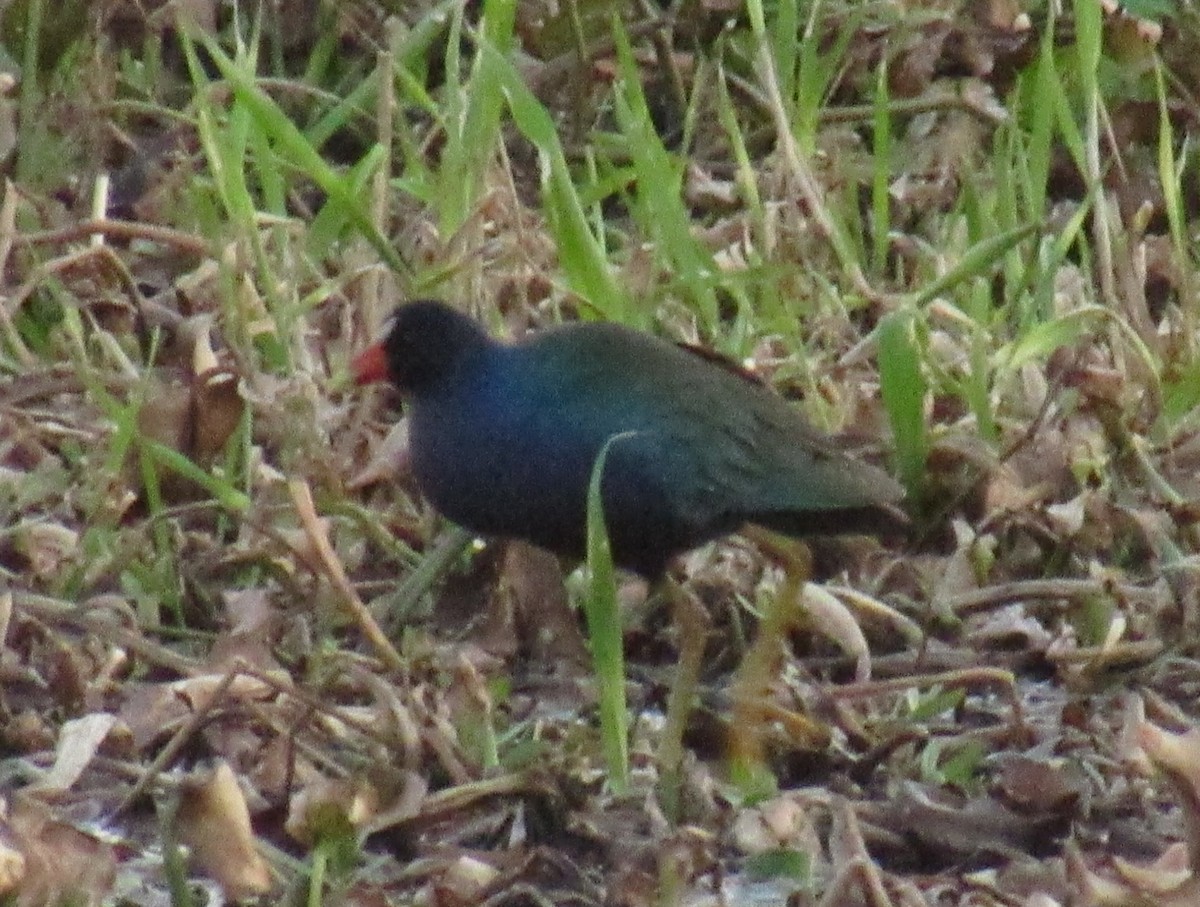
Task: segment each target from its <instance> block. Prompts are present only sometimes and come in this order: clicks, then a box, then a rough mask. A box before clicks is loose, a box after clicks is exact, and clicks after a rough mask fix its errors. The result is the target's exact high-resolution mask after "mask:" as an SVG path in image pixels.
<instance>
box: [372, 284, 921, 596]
mask: <svg viewBox="0 0 1200 907" xmlns="http://www.w3.org/2000/svg"><path fill="white" fill-rule="evenodd" d="M352 374H353V378H354V380H355V382H356V383H357V384H358V385H360V386H361V385H365V384H370V383H373V382H380V381H384V382H390V383H391V384H392V385H393V386H394V387H395V388H397V389H398V390H399V391H400V394H401V397H402V399H403V400H404V401H405V405H406V408H407V412H408V416H409V445H410V456H411V466H412V471H413V475H414V478H415V480H416V484H417V487H418V488H419V490H420V491H421V493H422V494H423V495H424V496H425V497H426V499H428V500H429V501H430V502H431V503H432V504H433V506H434V507H435V508H436V509H437V510H438V511H439V512H440V513H441V514H442V515H443V516H445V517H446V518H448V519H449V520H451V521H453V522H455V523H458V524H459V525H461V526H463V527H464V528H466V529H468V530H470V531H471V532H473V533H477V534H479V535H483V536H491V537H507V538H518V539H523V540H525V541H527V542H531V543H533V544H534V545H537V546H539V547H541V548H544V549H548V550H550V551H552V552H554V553H556V554H559V555H562V556H566V557H569V558H575V559H580V558H582V557H583V556H584V553H585V550H586V541H587V528H586V526H587V518H586V514H587V491H588V485H589V481H590V478H591V474H592V470H593V467H594V464H595V463H596V460H597V457H598V455H599V454H600V452H601V450H602V448H603V447H604V445H605V444H606V443H607V442H609V440H610V439H614V438H615V440H614V441H613V442H612V445H611V447H610V448H609V451H608V454H607V460H606V462H605V465H604V468H603V474H602V476H601V502H602V505H603V514H604V521H605V526H606V529H607V533H608V537H609V542H610V546H611V551H612V557H613V561H614V563H615V564H616V565H617V566H618V567H621V568H624V569H626V570H629V571H631V572H633V573H636V574H639V575H641V576H642V577H645V578H646V579H648V580H651V581H654V580H655V579H657V578H659V577H661V576H663V574H664V573H665V571H667V570H668V568H669V566H670V565H671V564H672V562H673V561H674V559H675V558H676V557H677V556H679V555H681V554H683V553H685V552H687V551H689V550H691V549H694V548H697V547H699V546H701V545H704V544H706V543H708V542H710V541H713V540H716V539H719V538H721V537H723V536H726V535H729V534H732V533H735V532H738V531H739V530H741V529H743V528H744V527H747V526H750V527H759V528H760V529H762V530H767V531H768V532H770V533H777V534H782V535H783V536H790V537H797V538H803V537H806V536H811V535H831V534H842V533H861V534H873V533H884V532H891V531H896V530H897V529H898V528H899V527H901V526H903V525H904V524H905V522H906V519H905V517H904V515H903V512H902V511H901V510H900V507H899V505H900V503H901V501H902V499H903V497H904V489H903V487H902V486H901V485H900V484H899V483H898V482H897V481H895V480H894V479H893V478H892V477H891V476H890V475H888V474H887V473H886V472H885V471H884V470H882V469H880V468H878V467H876V466H873V465H871V464H868V463H866V462H864V461H862V460H859V459H857V458H855V457H853V456H851V455H850V454H848V453H847V452H845V451H844V450H843V449H842V448H841V447H839V445H838V444H837V442H836V441H835V439H833V438H832V437H831V436H829V435H827V434H824V433H823V432H821V431H819V430H818V429H816V428H815V427H813V426H812V425H811V423H809V422H808V421H806V420H805V418H804V417H803V416H802V415H801V414H800V413H799V411H798V410H797V409H796V408H795V407H794V406H793V405H791V404H789V403H788V402H787V401H785V400H784V399H783V398H782V397H781V396H779V395H778V394H776V393H775V392H774V391H772V390H771V389H770V388H768V387H767V386H766V385H764V384H763V383H761V382H760V381H758V380H757V379H756V378H754V377H753V376H751V375H749V374H748V373H747V372H745V371H743V370H742V369H740V368H739V367H738V366H737V365H736V364H735V363H732V362H730V361H728V360H724V359H721V358H720V357H718V356H716V355H715V354H711V353H705V352H701V351H699V350H698V349H696V348H694V347H690V346H686V345H677V344H673V343H671V342H669V341H666V340H662V339H660V338H658V337H656V336H654V335H651V334H648V333H645V332H642V331H637V330H634V329H632V328H629V327H626V326H623V325H620V324H616V323H611V322H599V321H597V322H573V323H568V324H564V325H560V326H557V327H553V328H549V329H546V330H543V331H539V332H535V333H533V334H531V335H530V336H528V337H527V338H524V339H521V340H518V341H515V342H505V341H501V340H497V339H495V338H493V337H492V336H490V335H489V334H488V333H487V331H486V330H485V329H484V328H483V326H482V325H480V324H479V323H478V322H477V321H475V320H473V319H471V318H469V317H468V316H466V315H465V314H463V313H461V312H459V311H458V310H456V309H455V308H453V307H451V306H450V305H448V304H446V303H445V302H442V301H437V300H428V299H424V300H415V301H411V302H408V303H406V304H403V305H401V306H400V307H399V308H397V309H396V311H395V312H394V313H393V314H392V315H391V317H390V318H389V319H388V321H387V322H386V323H385V325H384V329H383V332H382V336H381V339H380V340H378V341H377V342H375V343H373V344H372V345H370V346H368V347H367V348H366V349H364V350H363V351H362V352H361V353H359V354H358V355H357V356H356V357H355V358H354V360H353V362H352Z"/></svg>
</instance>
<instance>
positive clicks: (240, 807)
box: [175, 762, 272, 899]
mask: <svg viewBox="0 0 1200 907" xmlns="http://www.w3.org/2000/svg"><path fill="white" fill-rule="evenodd" d="M175 822H176V828H177V830H178V834H179V839H180V840H181V841H182V842H183V843H184V844H186V845H187V846H188V847H189V848H190V849H191V854H192V862H193V863H194V865H195V866H196V867H197V868H198V869H199V870H200V871H201V872H203V873H205V874H206V875H208V876H211V877H212V878H213V879H215V880H216V881H217V883H218V884H219V885H220V886H221V888H222V890H224V892H225V895H226V897H229V898H233V899H240V898H245V897H253V896H256V895H264V894H266V893H267V892H268V891H270V890H271V887H272V881H271V870H270V868H269V867H268V866H267V863H266V861H265V860H264V859H263V858H262V856H261V855H260V854H259V852H258V849H257V847H256V845H255V840H254V830H253V829H252V828H251V827H250V810H249V809H248V808H247V806H246V798H245V796H244V795H243V793H242V789H241V787H239V786H238V782H237V778H235V777H234V774H233V769H231V768H230V767H229V764H228V763H226V762H218V763H217V764H216V766H214V767H213V768H212V769H211V770H208V771H204V772H200V773H198V774H196V775H194V776H192V777H190V778H188V779H187V780H186V781H185V782H184V784H183V785H182V787H181V789H180V801H179V810H178V812H177V813H176V816H175Z"/></svg>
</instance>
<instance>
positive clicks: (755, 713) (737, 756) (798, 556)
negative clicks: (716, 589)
mask: <svg viewBox="0 0 1200 907" xmlns="http://www.w3.org/2000/svg"><path fill="white" fill-rule="evenodd" d="M746 534H747V535H748V536H749V537H750V538H751V539H753V540H754V541H755V542H756V543H758V544H759V545H760V546H761V547H762V548H763V549H764V550H765V551H766V552H767V553H768V554H770V555H772V556H773V557H775V558H776V559H777V560H779V561H780V562H782V564H783V568H784V581H783V587H782V588H781V589H780V590H779V594H778V595H777V596H776V598H775V601H774V602H773V603H772V604H771V606H770V608H769V609H768V610H767V612H766V613H765V614H763V617H762V621H761V622H760V624H759V627H758V634H757V635H756V636H755V638H754V642H753V643H751V645H750V649H749V651H747V652H746V656H745V658H743V659H742V663H741V665H740V666H739V667H738V671H737V676H736V677H735V678H734V681H733V721H732V724H731V728H730V737H729V758H730V763H731V771H732V774H733V776H734V778H735V779H739V780H741V781H744V782H750V783H753V782H754V781H755V780H756V779H759V778H762V777H763V776H764V773H765V772H766V766H765V755H764V752H763V738H764V736H765V731H766V726H767V724H768V723H769V722H782V723H783V724H784V725H785V726H786V727H787V729H788V733H789V735H791V736H793V737H799V738H806V739H808V740H809V741H811V742H812V744H813V745H816V746H824V745H826V744H827V743H828V740H829V732H828V730H826V729H824V728H823V727H821V726H820V725H818V724H816V723H815V722H813V721H811V720H810V719H808V718H806V717H805V716H803V715H800V714H797V713H795V712H790V711H788V710H786V709H782V708H780V707H779V706H778V705H775V704H774V703H772V702H771V687H772V685H773V684H774V681H775V679H776V678H777V677H778V676H779V671H780V668H781V666H782V662H783V647H784V644H785V642H786V640H787V634H788V631H789V630H791V629H792V627H793V626H795V624H796V621H797V619H798V617H799V615H800V614H802V613H803V612H802V603H801V600H800V599H801V596H802V594H803V591H804V584H805V583H806V582H807V581H808V577H809V576H810V575H811V573H812V557H811V555H810V554H809V551H808V548H807V547H806V546H805V545H804V544H803V543H802V542H797V541H795V540H794V539H787V538H782V537H780V536H778V535H775V534H773V533H768V532H765V531H763V530H758V529H750V530H747V532H746Z"/></svg>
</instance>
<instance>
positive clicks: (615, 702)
mask: <svg viewBox="0 0 1200 907" xmlns="http://www.w3.org/2000/svg"><path fill="white" fill-rule="evenodd" d="M627 437H629V433H625V434H620V435H613V436H612V437H611V438H609V439H608V440H607V441H606V442H605V443H604V446H603V447H602V448H600V454H599V456H597V457H596V463H595V465H593V467H592V477H591V481H590V482H589V483H588V498H587V563H588V573H589V574H590V575H589V577H588V587H587V596H586V598H585V600H584V613H585V615H586V617H587V625H588V638H589V639H590V641H591V646H592V662H593V664H594V666H595V671H596V682H597V684H598V685H599V688H600V736H601V741H602V745H603V749H604V754H605V759H606V761H607V762H608V771H609V781H610V784H611V785H612V788H613V790H614V791H616V792H617V793H621V792H624V791H625V790H626V789H627V788H628V787H629V712H628V709H627V707H626V704H625V653H624V650H623V648H622V640H621V613H620V609H619V606H618V604H617V582H616V571H615V568H614V566H613V559H612V547H611V546H610V544H609V539H608V532H607V531H606V529H605V526H604V504H603V500H602V498H601V496H600V481H601V477H602V476H603V474H604V463H605V461H606V460H607V459H608V453H609V450H610V449H611V448H612V446H613V444H614V443H617V442H619V441H621V440H623V439H625V438H627Z"/></svg>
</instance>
